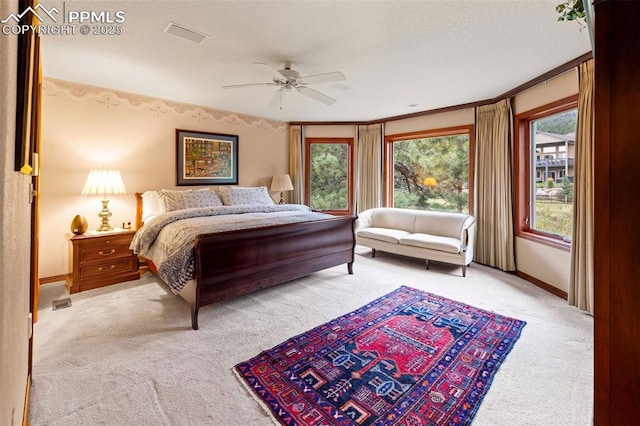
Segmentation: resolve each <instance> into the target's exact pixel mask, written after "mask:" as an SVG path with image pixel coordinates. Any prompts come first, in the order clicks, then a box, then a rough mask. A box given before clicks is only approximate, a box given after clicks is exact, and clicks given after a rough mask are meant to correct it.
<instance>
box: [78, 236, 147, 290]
mask: <svg viewBox="0 0 640 426" xmlns="http://www.w3.org/2000/svg"><path fill="white" fill-rule="evenodd" d="M134 234H135V231H134V230H127V231H115V232H108V233H87V234H84V235H74V236H73V237H70V238H69V242H70V244H69V270H70V271H71V274H70V276H69V278H68V280H67V285H68V287H69V292H70V293H77V292H79V291H83V290H91V289H94V288H98V287H104V286H106V285H111V284H117V283H121V282H124V281H130V280H136V279H139V278H140V272H139V271H138V256H136V255H135V254H134V253H133V252H132V251H131V250H129V245H130V244H131V239H132V238H133V235H134Z"/></svg>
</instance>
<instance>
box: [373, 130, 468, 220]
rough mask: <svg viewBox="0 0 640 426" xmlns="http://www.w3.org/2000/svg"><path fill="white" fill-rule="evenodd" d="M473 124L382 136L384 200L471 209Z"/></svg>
mask: <svg viewBox="0 0 640 426" xmlns="http://www.w3.org/2000/svg"><path fill="white" fill-rule="evenodd" d="M471 158H473V126H463V127H455V128H448V129H439V130H432V131H425V132H418V133H408V134H402V135H393V136H387V137H386V138H385V181H386V185H385V204H386V205H387V206H392V207H401V208H410V209H421V210H436V211H447V212H464V213H470V212H472V210H473V208H472V203H470V202H469V200H473V185H472V183H473V182H472V181H473V166H472V164H473V162H472V161H470V159H471Z"/></svg>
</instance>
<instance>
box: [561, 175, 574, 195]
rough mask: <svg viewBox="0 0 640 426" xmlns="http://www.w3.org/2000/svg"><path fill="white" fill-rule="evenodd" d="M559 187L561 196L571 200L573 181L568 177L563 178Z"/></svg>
mask: <svg viewBox="0 0 640 426" xmlns="http://www.w3.org/2000/svg"><path fill="white" fill-rule="evenodd" d="M560 188H562V192H561V193H560V194H562V196H563V197H567V198H568V199H571V200H573V182H571V181H570V180H569V179H564V180H563V181H562V183H561V184H560Z"/></svg>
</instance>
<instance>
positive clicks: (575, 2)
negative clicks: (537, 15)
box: [556, 0, 585, 21]
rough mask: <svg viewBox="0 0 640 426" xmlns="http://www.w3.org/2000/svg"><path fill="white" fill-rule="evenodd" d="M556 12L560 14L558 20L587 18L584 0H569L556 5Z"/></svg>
mask: <svg viewBox="0 0 640 426" xmlns="http://www.w3.org/2000/svg"><path fill="white" fill-rule="evenodd" d="M556 12H558V13H559V14H560V16H558V21H575V20H577V19H585V12H584V4H583V3H582V0H567V1H565V2H563V3H560V4H559V5H557V6H556Z"/></svg>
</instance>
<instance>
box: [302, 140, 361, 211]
mask: <svg viewBox="0 0 640 426" xmlns="http://www.w3.org/2000/svg"><path fill="white" fill-rule="evenodd" d="M304 143H305V155H304V164H305V167H304V185H305V191H304V201H305V203H306V204H307V205H308V206H309V207H311V145H312V144H346V145H347V186H348V187H347V198H348V200H347V210H316V209H312V210H313V211H317V212H322V213H327V214H331V215H334V216H343V215H350V214H353V211H354V196H353V172H354V156H353V145H354V138H305V140H304Z"/></svg>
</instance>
